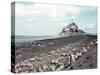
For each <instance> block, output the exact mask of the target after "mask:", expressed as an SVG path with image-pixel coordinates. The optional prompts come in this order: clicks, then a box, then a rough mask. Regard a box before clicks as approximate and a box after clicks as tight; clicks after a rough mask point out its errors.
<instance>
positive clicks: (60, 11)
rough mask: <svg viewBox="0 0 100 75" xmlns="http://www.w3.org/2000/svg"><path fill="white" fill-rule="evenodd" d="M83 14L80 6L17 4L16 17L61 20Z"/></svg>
mask: <svg viewBox="0 0 100 75" xmlns="http://www.w3.org/2000/svg"><path fill="white" fill-rule="evenodd" d="M80 12H81V9H80V7H78V6H67V5H54V4H38V3H36V4H32V5H25V4H18V3H17V4H16V16H32V15H37V16H47V17H50V18H55V19H56V18H61V17H64V16H67V17H69V16H73V15H77V14H79V13H80Z"/></svg>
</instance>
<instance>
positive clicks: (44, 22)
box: [15, 2, 97, 36]
mask: <svg viewBox="0 0 100 75" xmlns="http://www.w3.org/2000/svg"><path fill="white" fill-rule="evenodd" d="M72 21H74V22H75V23H76V24H77V25H78V27H79V28H80V29H82V30H84V31H86V32H87V33H97V31H96V30H97V22H96V21H97V8H96V7H93V6H78V5H63V4H45V3H44V4H41V3H24V2H17V3H16V4H15V35H31V36H37V35H39V36H40V35H41V36H43V35H49V36H50V35H51V36H52V35H58V34H59V33H60V32H61V30H62V29H63V28H64V26H66V25H67V24H69V23H71V22H72Z"/></svg>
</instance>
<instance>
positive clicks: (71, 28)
mask: <svg viewBox="0 0 100 75" xmlns="http://www.w3.org/2000/svg"><path fill="white" fill-rule="evenodd" d="M83 33H85V32H84V31H82V30H80V29H79V28H78V26H77V25H76V24H75V23H74V22H72V23H71V24H69V25H67V26H65V27H64V28H63V30H62V31H61V32H60V34H59V35H63V36H71V35H77V34H83Z"/></svg>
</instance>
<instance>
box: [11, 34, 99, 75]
mask: <svg viewBox="0 0 100 75" xmlns="http://www.w3.org/2000/svg"><path fill="white" fill-rule="evenodd" d="M96 39H97V37H96V36H92V35H82V36H80V35H79V36H73V37H64V38H57V39H48V40H41V41H37V42H38V43H32V44H25V43H24V44H23V45H22V46H20V47H19V48H17V47H16V51H15V53H16V56H15V57H16V58H15V59H16V60H15V61H16V64H15V65H14V64H12V65H13V66H14V67H13V68H12V71H13V72H15V73H23V72H24V73H28V72H46V71H61V70H73V69H74V70H76V69H92V68H96V67H97V40H96Z"/></svg>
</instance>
